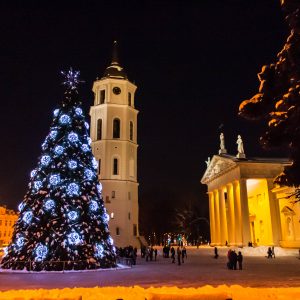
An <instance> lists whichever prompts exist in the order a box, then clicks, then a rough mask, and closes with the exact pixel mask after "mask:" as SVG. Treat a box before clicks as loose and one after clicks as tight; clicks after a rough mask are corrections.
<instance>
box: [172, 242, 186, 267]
mask: <svg viewBox="0 0 300 300" xmlns="http://www.w3.org/2000/svg"><path fill="white" fill-rule="evenodd" d="M176 254H177V255H176ZM175 255H176V256H177V264H178V266H180V265H181V263H184V259H186V258H187V252H186V248H185V247H184V246H183V247H180V246H178V247H177V250H176V251H175V248H174V247H171V258H172V264H175Z"/></svg>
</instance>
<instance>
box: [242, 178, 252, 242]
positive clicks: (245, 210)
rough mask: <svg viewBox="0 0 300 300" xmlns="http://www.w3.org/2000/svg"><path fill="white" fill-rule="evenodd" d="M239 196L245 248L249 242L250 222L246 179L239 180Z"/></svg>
mask: <svg viewBox="0 0 300 300" xmlns="http://www.w3.org/2000/svg"><path fill="white" fill-rule="evenodd" d="M239 184H240V195H241V198H240V199H241V213H242V234H243V245H244V246H247V245H248V242H250V241H251V233H250V221H249V206H248V193H247V184H246V179H240V180H239Z"/></svg>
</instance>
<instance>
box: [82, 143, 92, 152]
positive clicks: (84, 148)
mask: <svg viewBox="0 0 300 300" xmlns="http://www.w3.org/2000/svg"><path fill="white" fill-rule="evenodd" d="M81 150H82V151H83V152H88V151H89V150H90V147H89V146H88V145H87V144H82V145H81Z"/></svg>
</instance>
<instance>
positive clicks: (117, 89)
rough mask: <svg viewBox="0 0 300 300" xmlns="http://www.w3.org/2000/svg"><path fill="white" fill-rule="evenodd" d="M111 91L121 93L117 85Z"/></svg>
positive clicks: (116, 93)
mask: <svg viewBox="0 0 300 300" xmlns="http://www.w3.org/2000/svg"><path fill="white" fill-rule="evenodd" d="M113 93H114V94H115V95H119V94H121V89H120V88H119V87H118V86H115V87H114V88H113Z"/></svg>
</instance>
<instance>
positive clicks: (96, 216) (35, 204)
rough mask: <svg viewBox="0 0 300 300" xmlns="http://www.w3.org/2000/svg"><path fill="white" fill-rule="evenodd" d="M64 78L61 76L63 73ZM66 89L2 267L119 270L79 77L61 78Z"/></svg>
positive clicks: (67, 75) (70, 75)
mask: <svg viewBox="0 0 300 300" xmlns="http://www.w3.org/2000/svg"><path fill="white" fill-rule="evenodd" d="M62 73H63V72H62ZM63 75H64V76H65V81H64V82H63V84H64V85H65V86H66V91H65V93H64V97H63V101H62V104H61V106H60V107H58V108H57V109H55V110H54V112H53V123H52V125H51V127H50V132H49V134H48V136H47V137H46V139H45V141H44V142H43V144H42V154H41V156H40V157H39V160H38V164H37V167H36V168H35V169H34V170H33V171H32V172H31V174H30V183H29V186H28V191H27V193H26V195H25V197H24V200H23V202H22V203H21V204H20V205H19V211H20V215H19V218H18V221H17V223H16V225H15V229H14V233H13V238H12V242H11V244H10V245H9V246H8V247H7V252H6V255H5V256H4V258H3V260H2V262H1V267H2V268H4V269H24V268H26V269H27V270H35V271H40V270H48V271H54V270H62V269H63V268H64V269H67V270H72V269H75V270H83V269H92V268H110V267H115V265H116V263H115V248H114V246H113V240H112V238H111V237H110V234H109V230H108V225H107V223H108V221H109V216H108V214H107V213H106V210H105V207H104V204H103V199H102V196H101V189H102V186H101V183H99V182H98V178H97V167H98V164H97V161H96V160H95V158H94V156H93V154H92V151H91V147H90V144H91V140H90V137H89V135H88V127H89V125H88V123H86V122H85V118H84V115H83V111H82V108H81V102H80V100H79V96H78V91H77V85H78V83H79V80H78V76H79V72H77V71H76V72H73V71H72V69H71V70H70V71H69V72H67V73H63Z"/></svg>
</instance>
